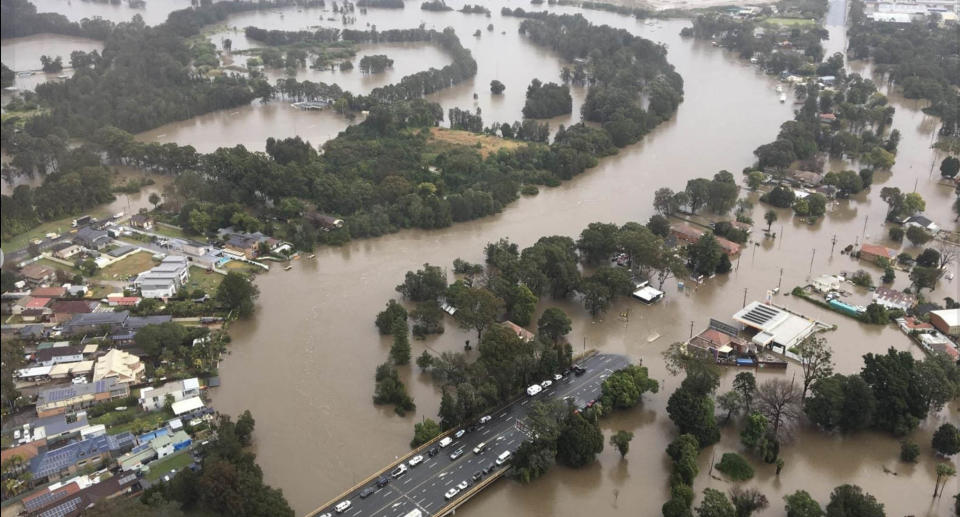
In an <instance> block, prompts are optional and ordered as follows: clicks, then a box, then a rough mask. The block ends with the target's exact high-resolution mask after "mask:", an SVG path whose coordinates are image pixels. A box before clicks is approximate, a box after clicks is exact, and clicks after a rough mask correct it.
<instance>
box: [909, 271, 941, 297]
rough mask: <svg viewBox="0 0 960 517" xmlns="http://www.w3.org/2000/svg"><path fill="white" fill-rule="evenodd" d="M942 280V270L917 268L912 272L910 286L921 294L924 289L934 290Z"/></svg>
mask: <svg viewBox="0 0 960 517" xmlns="http://www.w3.org/2000/svg"><path fill="white" fill-rule="evenodd" d="M939 279H940V270H939V269H937V268H934V267H923V266H915V267H914V268H913V269H911V270H910V284H911V285H912V286H913V288H914V290H916V292H917V293H918V294H919V293H920V291H921V290H922V289H931V290H932V289H933V288H935V287H936V286H937V280H939Z"/></svg>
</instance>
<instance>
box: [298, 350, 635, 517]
mask: <svg viewBox="0 0 960 517" xmlns="http://www.w3.org/2000/svg"><path fill="white" fill-rule="evenodd" d="M578 364H579V365H580V366H582V367H583V368H584V369H586V372H585V373H584V374H583V375H579V376H578V375H574V374H573V373H570V374H569V375H567V376H566V377H564V378H563V379H561V380H559V381H556V382H554V383H553V385H552V386H550V387H548V388H546V389H545V390H544V391H543V392H541V393H539V394H538V395H536V396H535V397H527V396H524V397H522V398H519V399H517V400H514V401H513V402H510V403H509V404H507V405H505V406H503V407H501V408H499V409H497V410H495V411H493V412H491V413H489V416H490V417H491V418H490V420H489V421H488V422H486V423H483V424H480V423H475V424H474V425H475V429H474V430H473V431H471V432H465V433H464V434H463V435H462V436H461V437H460V438H455V436H456V433H457V432H458V431H459V429H451V430H450V431H448V432H447V433H444V434H442V435H440V436H438V437H436V438H434V439H433V440H431V441H430V442H428V443H426V444H424V445H421V446H420V447H418V448H416V449H414V450H412V451H410V452H409V453H407V454H406V455H405V456H403V457H400V458H397V459H396V460H394V461H393V462H392V463H390V464H389V465H386V466H385V467H383V468H382V469H380V470H379V471H377V472H375V473H373V474H372V475H370V476H369V477H368V478H366V479H364V480H363V481H361V482H359V483H357V484H356V485H355V486H353V487H351V488H349V489H347V490H346V491H344V492H343V493H341V494H340V495H339V496H337V497H336V498H334V499H332V500H330V501H328V502H326V503H325V504H323V506H320V507H319V508H317V509H315V510H313V511H312V512H310V513H308V514H307V517H326V516H327V515H330V516H333V515H338V513H337V511H336V507H337V505H338V504H340V503H342V502H344V501H350V505H349V508H347V509H346V510H345V511H343V512H341V513H340V514H339V515H344V516H347V517H406V516H408V515H420V516H422V517H442V516H444V515H449V514H451V513H454V512H455V511H456V509H457V508H459V507H460V506H462V505H463V504H464V503H466V502H467V501H468V500H470V498H472V497H473V496H474V495H476V494H478V493H479V492H480V491H482V490H483V489H485V488H487V487H488V486H490V485H492V484H494V483H495V482H496V481H497V480H498V479H500V478H501V477H502V476H503V475H504V474H506V472H507V470H508V469H509V464H505V465H502V466H497V465H496V460H497V457H498V456H499V455H500V454H502V453H503V452H505V451H510V452H514V451H516V450H517V448H518V447H519V446H520V444H521V443H523V442H524V441H525V440H526V439H527V433H528V432H529V431H528V430H527V427H526V425H525V423H524V422H525V420H526V417H527V413H528V412H529V410H530V407H531V404H532V402H533V401H534V400H543V399H557V398H567V397H571V398H572V400H573V403H574V404H575V405H576V406H578V407H583V406H585V405H586V404H587V403H588V402H590V401H591V400H596V399H597V398H599V397H600V386H601V384H602V383H603V380H604V379H606V378H607V376H609V375H610V374H611V373H613V371H614V370H618V369H620V368H623V367H625V366H627V365H628V364H629V360H628V359H627V358H626V357H624V356H619V355H609V354H600V355H594V356H591V357H588V358H586V359H584V360H582V361H580V362H579V363H578ZM446 437H449V438H452V439H453V443H451V444H450V445H447V446H446V447H443V448H441V449H440V450H439V453H438V454H436V455H435V456H430V455H429V454H428V451H430V450H431V449H433V448H434V447H438V443H439V442H440V440H442V439H443V438H446ZM480 443H484V444H486V447H485V449H484V450H482V451H480V452H479V453H474V448H475V447H477V445H479V444H480ZM460 449H462V454H461V455H459V456H457V457H455V458H451V453H454V452H455V451H459V450H460ZM415 456H422V457H423V461H422V462H421V463H419V464H417V465H416V466H410V463H409V462H410V459H411V458H413V457H415ZM401 464H402V465H404V466H406V472H405V473H403V474H402V475H400V476H397V477H394V476H393V475H391V474H392V472H393V471H394V470H395V469H396V468H398V466H400V465H401ZM485 471H486V472H485ZM381 476H383V477H385V478H387V479H389V483H387V484H386V485H385V486H382V487H377V479H378V478H380V477H381ZM463 483H466V485H467V486H466V487H465V488H462V489H460V490H459V492H457V493H456V495H454V496H453V497H450V498H448V497H446V494H447V493H448V491H450V490H451V489H453V488H454V487H456V486H458V485H460V486H463ZM361 492H363V493H364V497H361ZM418 511H419V514H418V513H417V512H418Z"/></svg>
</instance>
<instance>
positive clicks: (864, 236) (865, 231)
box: [862, 215, 870, 242]
mask: <svg viewBox="0 0 960 517" xmlns="http://www.w3.org/2000/svg"><path fill="white" fill-rule="evenodd" d="M869 221H870V216H869V215H868V216H866V217H864V218H863V234H862V238H863V242H867V222H869Z"/></svg>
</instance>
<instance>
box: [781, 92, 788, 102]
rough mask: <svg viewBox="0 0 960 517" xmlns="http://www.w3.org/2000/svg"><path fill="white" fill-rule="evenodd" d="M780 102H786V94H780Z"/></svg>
mask: <svg viewBox="0 0 960 517" xmlns="http://www.w3.org/2000/svg"><path fill="white" fill-rule="evenodd" d="M780 102H787V94H785V93H781V94H780Z"/></svg>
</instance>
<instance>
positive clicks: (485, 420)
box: [480, 415, 492, 424]
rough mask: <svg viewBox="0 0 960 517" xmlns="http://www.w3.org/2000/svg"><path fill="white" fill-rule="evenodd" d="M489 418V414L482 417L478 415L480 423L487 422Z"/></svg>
mask: <svg viewBox="0 0 960 517" xmlns="http://www.w3.org/2000/svg"><path fill="white" fill-rule="evenodd" d="M490 420H492V418H491V417H490V415H483V416H482V417H480V423H481V424H485V423H487V422H489V421H490Z"/></svg>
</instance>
